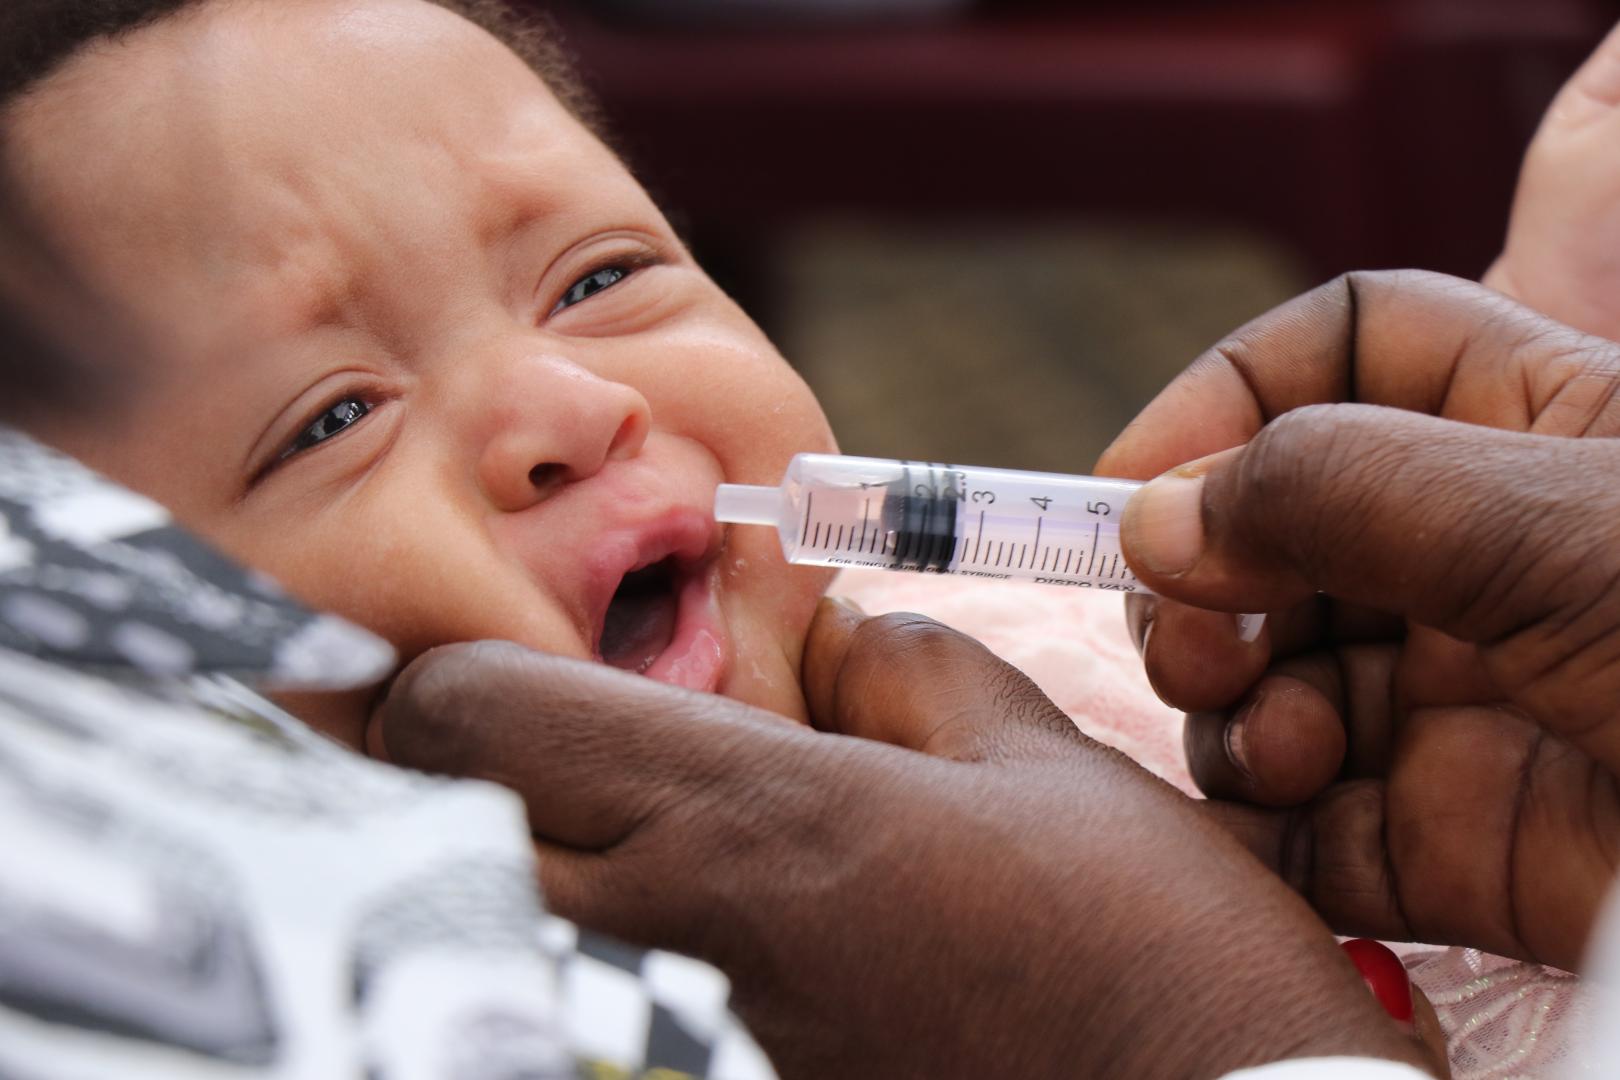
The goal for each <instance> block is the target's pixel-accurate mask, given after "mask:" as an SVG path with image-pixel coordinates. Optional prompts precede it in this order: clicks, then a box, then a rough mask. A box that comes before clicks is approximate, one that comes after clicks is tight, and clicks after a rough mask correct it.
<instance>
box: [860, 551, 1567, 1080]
mask: <svg viewBox="0 0 1620 1080" xmlns="http://www.w3.org/2000/svg"><path fill="white" fill-rule="evenodd" d="M832 591H833V593H835V594H837V595H842V596H847V597H849V598H850V599H852V600H854V601H855V602H856V603H858V604H859V605H860V606H861V607H863V608H865V609H866V610H867V611H868V612H870V613H871V614H873V615H878V614H882V613H884V612H888V611H916V612H919V613H921V614H924V615H927V616H929V617H931V618H934V619H938V620H939V621H940V622H943V623H946V624H948V625H950V626H953V627H955V628H956V629H958V630H961V631H963V632H964V633H968V634H971V635H973V636H974V637H976V638H978V639H979V640H980V641H982V642H984V643H985V644H986V645H987V646H989V647H990V648H991V649H992V650H994V651H995V652H996V654H997V655H999V656H1001V657H1003V658H1004V659H1006V660H1007V661H1009V662H1010V663H1012V664H1014V665H1015V666H1017V667H1018V668H1020V669H1021V670H1023V671H1024V673H1025V674H1027V675H1028V676H1029V677H1030V678H1031V679H1033V680H1034V681H1035V682H1036V684H1037V685H1039V686H1040V687H1041V689H1042V690H1044V691H1046V693H1047V695H1048V696H1049V697H1051V698H1052V700H1053V701H1055V702H1057V704H1058V705H1059V706H1061V707H1062V708H1063V710H1064V711H1065V712H1067V713H1068V714H1069V716H1070V717H1072V718H1073V719H1074V722H1075V723H1076V724H1077V725H1079V727H1080V729H1081V730H1082V731H1084V732H1085V733H1086V734H1087V735H1090V736H1092V737H1093V738H1095V739H1097V740H1098V741H1100V742H1105V743H1108V744H1109V745H1110V746H1114V747H1117V748H1118V749H1120V750H1122V751H1124V752H1125V753H1127V754H1129V755H1130V756H1131V757H1133V758H1135V759H1136V760H1137V761H1139V762H1141V763H1142V765H1143V766H1144V767H1146V768H1147V769H1149V770H1151V771H1152V772H1153V773H1155V774H1156V775H1158V776H1161V777H1163V778H1164V779H1165V780H1168V781H1169V782H1170V783H1172V784H1175V785H1176V786H1177V787H1179V788H1181V789H1182V790H1184V791H1187V792H1189V793H1192V794H1196V792H1195V791H1194V789H1193V787H1192V782H1191V779H1190V778H1189V776H1188V775H1187V768H1186V765H1185V763H1184V760H1183V758H1182V753H1181V714H1180V713H1178V712H1176V711H1174V710H1173V709H1170V708H1169V707H1167V706H1165V705H1164V704H1163V703H1161V702H1160V701H1159V699H1158V698H1157V697H1155V696H1154V694H1153V691H1152V689H1151V688H1150V687H1149V686H1148V682H1147V678H1146V677H1145V676H1144V675H1143V674H1142V665H1141V663H1140V661H1139V660H1138V659H1137V656H1136V649H1135V647H1134V646H1133V645H1132V644H1131V641H1130V638H1129V637H1128V636H1127V634H1126V632H1125V620H1124V617H1123V614H1122V604H1121V601H1120V599H1119V598H1118V597H1115V596H1109V595H1107V594H1099V593H1089V592H1081V591H1078V590H1071V589H1057V588H1051V587H1048V586H1041V585H1010V584H1004V583H1000V582H985V581H973V580H969V579H965V578H939V577H924V576H921V575H911V574H894V573H888V572H884V571H877V570H859V571H857V570H847V571H845V572H844V573H843V574H842V575H841V576H840V577H839V578H838V579H837V581H836V582H834V584H833V589H832ZM1058 628H1061V629H1058ZM1399 951H1401V952H1402V953H1403V954H1404V956H1405V960H1406V965H1407V967H1408V969H1409V970H1410V971H1411V972H1412V976H1413V978H1414V979H1415V980H1416V982H1417V983H1418V985H1419V986H1421V987H1422V988H1423V990H1424V992H1425V993H1427V994H1428V996H1429V999H1430V1000H1431V1001H1432V1002H1433V1003H1434V1006H1435V1010H1436V1011H1437V1012H1438V1013H1439V1015H1440V1021H1441V1023H1442V1025H1444V1027H1445V1030H1446V1038H1447V1044H1448V1048H1449V1050H1450V1054H1451V1066H1452V1073H1453V1076H1455V1077H1457V1078H1458V1080H1464V1078H1470V1080H1472V1078H1487V1077H1488V1078H1492V1080H1496V1078H1506V1077H1522V1076H1550V1075H1552V1074H1553V1073H1554V1072H1556V1071H1557V1069H1556V1066H1557V1064H1558V1063H1559V1062H1560V1061H1562V1060H1563V1058H1564V1055H1565V1054H1566V1053H1567V1052H1568V1048H1569V1046H1570V1045H1571V1042H1572V1039H1573V1036H1574V1030H1575V1028H1576V1027H1577V1026H1578V1025H1579V1023H1580V1020H1581V1015H1582V1008H1581V1003H1580V1001H1579V999H1578V998H1577V997H1576V994H1575V979H1574V978H1573V977H1571V976H1569V975H1567V974H1564V973H1562V972H1559V971H1554V970H1552V969H1550V968H1544V967H1541V966H1539V965H1535V964H1524V963H1520V962H1517V961H1512V960H1504V959H1501V958H1500V957H1494V956H1490V955H1487V954H1482V953H1479V952H1477V951H1475V950H1473V949H1444V948H1431V947H1426V946H1402V947H1400V948H1399Z"/></svg>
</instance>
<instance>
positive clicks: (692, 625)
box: [596, 554, 727, 693]
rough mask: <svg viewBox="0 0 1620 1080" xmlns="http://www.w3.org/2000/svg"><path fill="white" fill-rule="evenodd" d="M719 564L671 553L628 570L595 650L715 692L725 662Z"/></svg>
mask: <svg viewBox="0 0 1620 1080" xmlns="http://www.w3.org/2000/svg"><path fill="white" fill-rule="evenodd" d="M717 578H718V567H717V566H716V564H715V563H714V561H713V559H712V558H711V557H708V556H707V555H705V556H704V557H702V558H699V559H698V560H697V561H693V560H691V559H689V558H683V557H682V556H681V555H679V554H676V555H669V556H666V557H665V558H663V559H660V560H658V561H657V562H654V563H651V564H649V565H647V566H643V567H640V568H638V569H635V570H632V571H630V572H629V573H627V574H625V575H624V577H623V578H622V579H621V580H620V582H619V586H618V588H617V589H615V590H614V592H613V598H612V599H611V600H609V601H608V606H607V612H606V614H605V615H604V616H603V619H602V630H601V634H600V635H599V636H598V638H597V644H596V655H597V656H598V657H599V658H600V659H601V660H602V662H603V663H605V664H610V665H612V666H613V667H616V668H622V669H623V670H625V671H633V672H635V673H636V674H638V675H645V676H647V677H648V678H649V679H655V680H657V681H658V682H665V683H669V684H671V685H673V686H684V687H686V688H687V689H688V690H702V691H705V692H709V693H712V692H714V690H715V689H716V688H717V687H718V685H719V683H720V680H721V678H722V676H723V675H724V674H725V667H726V649H727V645H726V633H725V630H724V628H723V620H722V619H721V617H720V612H719V608H718V605H717V601H716V595H715V586H716V581H717Z"/></svg>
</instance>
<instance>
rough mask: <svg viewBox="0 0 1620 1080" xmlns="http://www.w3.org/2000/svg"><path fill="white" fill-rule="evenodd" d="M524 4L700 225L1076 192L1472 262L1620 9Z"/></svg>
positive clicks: (1296, 4) (1367, 259)
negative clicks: (849, 11) (1537, 141)
mask: <svg viewBox="0 0 1620 1080" xmlns="http://www.w3.org/2000/svg"><path fill="white" fill-rule="evenodd" d="M662 3H663V5H664V6H665V7H666V8H676V7H679V6H680V0H662ZM540 6H542V7H546V8H549V9H551V10H553V11H554V12H556V13H557V14H558V15H559V16H561V17H562V18H563V21H564V23H565V27H566V29H567V30H568V33H569V39H570V41H571V43H572V46H573V48H574V49H575V51H576V52H577V53H578V55H579V58H580V59H581V61H582V64H583V66H584V67H585V69H586V70H587V73H588V75H589V77H590V79H591V81H592V83H593V84H594V86H595V87H596V88H597V90H598V92H599V93H600V95H601V97H602V98H603V99H604V101H605V103H606V104H607V106H608V112H609V115H610V116H611V117H612V120H613V125H614V128H615V130H616V132H617V133H618V137H619V138H620V140H621V141H622V143H623V145H624V147H625V148H626V150H627V151H628V153H629V154H630V156H631V158H632V160H633V161H634V162H635V163H636V165H637V166H638V167H639V168H640V169H641V171H642V172H643V174H644V175H645V177H646V178H647V181H648V182H649V184H650V185H651V186H653V187H654V188H655V189H657V190H658V192H659V193H660V194H661V196H662V197H663V199H664V200H665V201H666V203H668V204H669V205H670V206H671V207H672V208H674V209H675V210H676V211H677V212H679V213H682V214H684V215H685V216H686V217H687V218H688V219H689V225H690V227H691V228H692V229H693V230H694V231H695V232H696V233H697V234H698V235H700V236H711V235H713V234H720V235H715V236H714V239H715V240H717V241H718V240H720V239H721V238H722V236H724V235H726V234H741V235H742V236H749V235H758V234H759V232H760V231H761V230H764V231H766V232H768V231H769V230H771V229H772V228H774V227H776V226H779V225H781V224H782V223H783V222H784V221H785V220H788V219H790V218H793V217H798V216H802V215H805V214H811V213H818V212H823V211H826V210H829V209H834V210H839V211H848V210H854V211H859V212H875V213H879V214H883V215H905V216H913V217H915V216H926V215H936V214H956V215H961V214H967V215H972V216H985V215H992V216H1018V215H1031V214H1044V213H1050V212H1053V211H1073V210H1082V211H1084V212H1086V213H1088V214H1106V215H1110V216H1151V217H1153V218H1155V219H1159V220H1161V221H1162V220H1165V219H1183V218H1185V219H1200V220H1206V221H1207V220H1210V219H1219V220H1222V221H1235V222H1242V223H1245V224H1249V225H1253V226H1255V227H1257V228H1259V229H1261V230H1263V231H1265V232H1267V233H1269V234H1272V235H1275V236H1276V237H1278V238H1281V239H1282V240H1284V241H1285V242H1286V243H1288V244H1289V245H1291V246H1293V247H1295V248H1297V250H1298V251H1299V253H1300V254H1301V255H1302V256H1303V257H1304V258H1305V259H1306V260H1307V262H1308V264H1309V265H1310V266H1311V268H1312V269H1313V270H1314V271H1315V272H1316V273H1317V274H1319V275H1322V276H1327V275H1330V274H1331V273H1334V272H1337V271H1338V270H1341V269H1345V268H1349V267H1363V266H1388V265H1420V266H1426V267H1431V268H1434V269H1440V270H1447V271H1451V272H1454V273H1464V274H1477V273H1478V272H1480V270H1481V269H1482V268H1483V266H1484V264H1485V262H1486V261H1487V260H1488V259H1489V257H1490V256H1491V254H1492V253H1493V251H1494V247H1495V244H1496V242H1497V241H1498V240H1499V239H1500V235H1501V226H1502V222H1503V220H1504V217H1505V213H1506V209H1507V205H1508V199H1509V196H1510V194H1511V191H1512V185H1513V179H1514V175H1515V172H1516V167H1517V162H1518V159H1519V155H1520V154H1521V152H1522V150H1523V147H1524V145H1525V143H1526V141H1527V140H1528V139H1529V136H1530V133H1531V131H1532V130H1533V128H1534V125H1535V121H1536V119H1537V117H1538V116H1539V115H1540V113H1541V110H1542V109H1543V108H1544V107H1545V105H1546V103H1547V101H1548V100H1549V99H1550V97H1551V96H1552V93H1553V92H1554V90H1555V89H1556V88H1557V86H1558V84H1559V83H1560V81H1561V80H1562V79H1563V78H1564V77H1565V76H1566V75H1567V73H1568V72H1569V71H1570V70H1571V69H1572V68H1573V67H1574V66H1575V64H1576V63H1577V62H1578V61H1579V59H1580V58H1581V57H1582V56H1584V55H1585V53H1586V52H1587V51H1588V50H1589V49H1590V48H1591V46H1592V45H1593V44H1595V42H1596V41H1597V40H1598V39H1599V38H1600V37H1601V36H1602V33H1603V32H1604V30H1605V29H1606V28H1607V27H1608V26H1609V25H1610V23H1611V22H1612V21H1613V20H1614V18H1615V16H1616V14H1617V11H1620V5H1616V4H1614V3H1609V2H1598V0H1287V2H1282V3H1277V2H1235V0H1182V2H1179V3H1176V2H1151V0H1135V2H1130V0H1127V2H1118V3H1108V2H1103V0H1068V2H1064V0H980V2H979V3H977V4H976V5H974V6H973V7H972V8H971V9H970V10H969V11H968V12H967V13H965V14H963V15H961V16H958V17H955V18H950V19H946V20H942V21H938V22H928V21H914V22H911V23H905V22H900V23H894V22H889V23H885V22H882V21H878V22H876V23H871V24H863V23H861V22H860V21H858V20H850V19H845V20H841V21H840V22H838V23H836V24H832V25H826V26H809V25H806V24H804V23H803V22H796V23H790V24H787V25H783V26H776V27H772V26H769V25H758V24H756V25H753V26H746V25H745V26H738V25H736V24H735V23H733V24H731V25H726V24H724V23H721V24H720V25H708V26H704V25H703V24H702V22H701V21H699V22H698V24H697V25H695V26H693V25H688V26H685V27H681V28H679V29H670V28H668V27H663V28H643V27H639V26H638V25H637V24H636V23H635V22H634V21H633V20H626V19H624V18H621V19H619V20H618V21H609V20H604V19H602V18H601V17H593V16H591V15H590V14H589V13H588V12H589V11H590V10H596V11H600V10H601V8H602V6H603V5H602V4H600V3H595V4H593V3H588V2H586V3H580V4H572V5H571V4H564V3H550V4H541V5H540ZM728 246H729V245H728Z"/></svg>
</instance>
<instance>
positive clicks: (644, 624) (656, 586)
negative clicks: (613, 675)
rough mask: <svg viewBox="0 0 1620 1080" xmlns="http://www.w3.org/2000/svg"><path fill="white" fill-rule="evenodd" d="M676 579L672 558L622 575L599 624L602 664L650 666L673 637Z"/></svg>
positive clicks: (642, 670) (641, 668)
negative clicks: (600, 629)
mask: <svg viewBox="0 0 1620 1080" xmlns="http://www.w3.org/2000/svg"><path fill="white" fill-rule="evenodd" d="M678 582H679V578H678V575H677V572H676V568H675V562H674V560H673V559H672V558H670V559H663V560H661V561H659V562H656V563H653V564H652V565H651V566H644V567H642V568H641V569H640V570H632V571H631V572H630V573H628V574H626V575H625V576H624V580H623V581H621V582H620V583H619V588H618V589H617V590H616V591H615V592H614V594H613V599H612V600H611V601H609V603H608V609H607V618H606V619H605V620H604V621H603V623H602V641H601V645H600V646H599V650H600V652H601V654H602V662H603V663H606V664H610V665H612V666H613V667H616V668H623V669H624V670H625V671H634V672H636V673H637V674H642V673H645V672H646V670H647V669H648V668H650V667H652V666H653V663H654V662H655V661H656V660H657V659H658V658H659V657H660V656H662V655H663V653H664V651H665V650H666V649H668V648H669V645H670V642H671V641H672V640H674V637H675V621H676V616H677V615H679V613H680V597H679V595H678V590H677V585H678Z"/></svg>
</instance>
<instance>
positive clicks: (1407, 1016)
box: [1340, 938, 1412, 1024]
mask: <svg viewBox="0 0 1620 1080" xmlns="http://www.w3.org/2000/svg"><path fill="white" fill-rule="evenodd" d="M1340 947H1341V948H1342V949H1344V954H1345V955H1346V956H1348V957H1349V958H1350V962H1351V963H1352V964H1354V965H1356V970H1357V971H1359V972H1361V978H1362V981H1363V982H1365V983H1366V984H1367V989H1369V990H1371V991H1372V992H1373V997H1375V998H1377V999H1378V1004H1380V1005H1382V1006H1383V1007H1384V1011H1385V1012H1387V1013H1389V1015H1390V1016H1392V1017H1393V1018H1395V1019H1396V1020H1398V1021H1400V1022H1401V1023H1403V1024H1410V1023H1411V1022H1412V976H1410V975H1408V974H1407V972H1406V965H1405V964H1403V963H1401V958H1400V957H1398V956H1396V955H1395V954H1394V953H1393V952H1391V951H1390V949H1389V946H1387V945H1384V944H1382V943H1381V942H1377V941H1373V940H1371V939H1369V938H1354V939H1352V940H1350V941H1346V942H1344V943H1343V944H1342V945H1341V946H1340Z"/></svg>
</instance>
